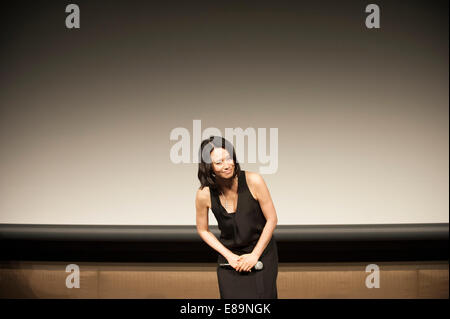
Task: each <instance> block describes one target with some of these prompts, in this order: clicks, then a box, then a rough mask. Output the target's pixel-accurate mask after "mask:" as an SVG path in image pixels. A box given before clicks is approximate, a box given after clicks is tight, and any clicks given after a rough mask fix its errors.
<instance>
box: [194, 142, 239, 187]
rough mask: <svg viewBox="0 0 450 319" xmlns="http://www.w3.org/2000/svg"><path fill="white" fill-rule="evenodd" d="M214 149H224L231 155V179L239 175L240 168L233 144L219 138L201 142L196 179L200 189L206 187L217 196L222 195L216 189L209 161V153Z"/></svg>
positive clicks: (210, 161) (216, 185)
mask: <svg viewBox="0 0 450 319" xmlns="http://www.w3.org/2000/svg"><path fill="white" fill-rule="evenodd" d="M215 148H224V149H226V150H227V151H228V153H229V154H230V155H233V161H234V172H233V176H232V177H231V178H234V177H235V176H237V175H239V173H240V172H241V166H240V165H239V163H238V161H237V159H236V152H235V150H234V146H233V144H231V143H230V142H229V141H227V140H226V139H225V138H223V137H221V136H210V137H209V138H207V139H206V140H203V141H202V143H201V144H200V149H199V152H198V155H199V163H198V174H197V176H198V179H199V180H200V189H203V187H205V186H208V187H209V189H210V190H211V191H213V192H217V193H219V194H221V193H222V190H221V189H220V187H218V184H217V181H216V177H215V175H214V174H213V173H214V170H213V167H212V165H213V164H212V160H211V152H212V151H213V150H214V149H215Z"/></svg>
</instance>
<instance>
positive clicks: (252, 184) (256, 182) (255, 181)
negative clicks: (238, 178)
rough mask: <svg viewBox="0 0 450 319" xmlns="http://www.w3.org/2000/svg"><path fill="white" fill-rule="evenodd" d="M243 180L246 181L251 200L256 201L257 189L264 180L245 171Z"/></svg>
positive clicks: (256, 174)
mask: <svg viewBox="0 0 450 319" xmlns="http://www.w3.org/2000/svg"><path fill="white" fill-rule="evenodd" d="M245 172H246V174H245V178H246V180H247V185H248V188H249V190H250V193H251V194H252V196H253V198H254V199H256V200H258V189H260V187H261V186H262V185H264V179H263V178H262V177H261V175H259V174H258V173H255V172H250V171H245Z"/></svg>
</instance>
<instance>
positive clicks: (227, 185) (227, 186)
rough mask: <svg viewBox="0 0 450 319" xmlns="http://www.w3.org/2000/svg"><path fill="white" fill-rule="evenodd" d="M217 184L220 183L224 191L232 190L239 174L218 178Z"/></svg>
mask: <svg viewBox="0 0 450 319" xmlns="http://www.w3.org/2000/svg"><path fill="white" fill-rule="evenodd" d="M216 181H217V184H218V185H219V187H220V189H221V190H222V193H224V192H226V191H229V190H231V189H232V188H233V187H234V186H235V185H236V182H237V176H235V177H233V178H220V177H219V178H216Z"/></svg>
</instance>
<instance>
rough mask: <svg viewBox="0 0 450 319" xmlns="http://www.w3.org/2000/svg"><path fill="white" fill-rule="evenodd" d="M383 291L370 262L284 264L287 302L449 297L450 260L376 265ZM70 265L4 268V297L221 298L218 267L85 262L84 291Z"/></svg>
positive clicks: (0, 292) (281, 285) (281, 286)
mask: <svg viewBox="0 0 450 319" xmlns="http://www.w3.org/2000/svg"><path fill="white" fill-rule="evenodd" d="M371 263H375V264H377V265H378V266H379V267H380V288H372V289H368V288H366V286H365V278H366V277H367V276H368V275H369V274H368V273H366V272H365V267H366V266H367V264H369V263H320V264H319V263H314V264H313V263H280V264H279V273H278V280H277V285H278V295H279V298H280V299H284V298H299V299H301V298H325V299H328V298H448V296H449V289H448V287H449V275H448V274H449V267H448V262H440V261H436V262H401V263H399V262H379V263H377V262H371ZM68 264H70V262H9V263H2V264H0V297H1V298H175V299H178V298H181V299H182V298H199V299H201V298H212V299H214V298H219V297H220V296H219V290H218V285H217V277H216V268H215V265H214V264H211V263H203V264H162V263H142V264H137V263H135V264H131V263H93V262H79V263H76V264H77V265H78V266H79V267H80V272H81V276H80V288H78V289H77V288H72V289H68V288H66V286H65V280H66V277H67V276H68V275H69V273H66V272H65V267H66V266H67V265H68Z"/></svg>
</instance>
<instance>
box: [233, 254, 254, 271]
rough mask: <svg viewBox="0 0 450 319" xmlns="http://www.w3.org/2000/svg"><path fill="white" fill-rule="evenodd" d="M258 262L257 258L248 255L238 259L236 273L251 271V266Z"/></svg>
mask: <svg viewBox="0 0 450 319" xmlns="http://www.w3.org/2000/svg"><path fill="white" fill-rule="evenodd" d="M257 262H258V256H257V255H255V254H253V253H250V254H244V255H241V256H239V257H238V259H237V266H236V268H235V269H236V271H252V270H251V269H252V268H253V266H255V265H256V263H257Z"/></svg>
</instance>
